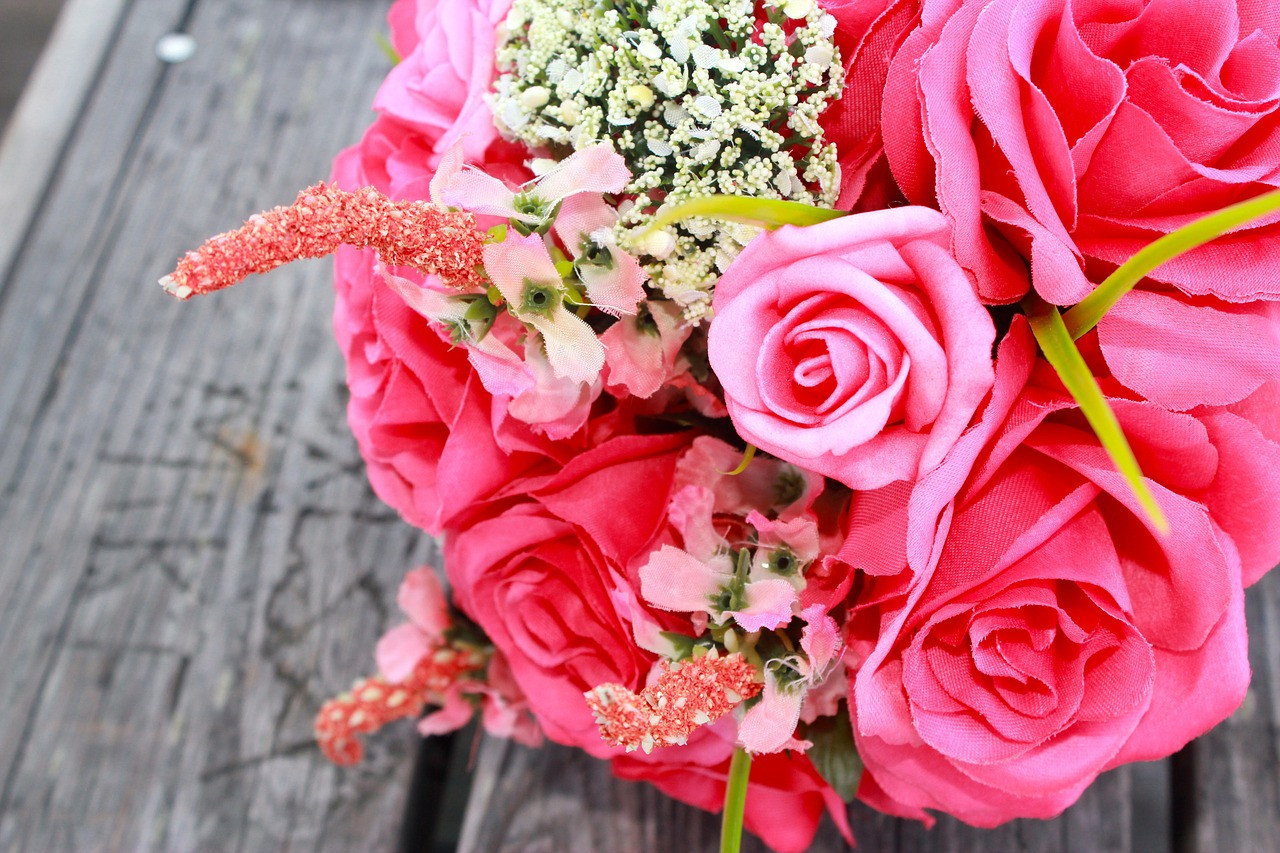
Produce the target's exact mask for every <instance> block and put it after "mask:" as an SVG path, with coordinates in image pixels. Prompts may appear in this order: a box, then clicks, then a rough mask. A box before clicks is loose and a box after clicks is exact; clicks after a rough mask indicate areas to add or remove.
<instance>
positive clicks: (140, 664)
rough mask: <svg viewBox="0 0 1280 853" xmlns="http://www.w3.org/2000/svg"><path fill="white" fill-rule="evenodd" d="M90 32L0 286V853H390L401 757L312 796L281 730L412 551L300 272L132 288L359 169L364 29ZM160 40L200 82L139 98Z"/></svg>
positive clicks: (167, 15) (311, 26)
mask: <svg viewBox="0 0 1280 853" xmlns="http://www.w3.org/2000/svg"><path fill="white" fill-rule="evenodd" d="M100 5H101V6H103V7H107V6H111V5H114V8H115V9H116V15H115V17H114V19H112V20H111V21H107V22H105V26H106V27H107V30H106V34H107V35H108V36H110V39H109V43H108V44H107V48H106V51H105V53H104V55H103V58H102V61H101V63H100V65H95V66H94V67H91V68H89V71H90V74H89V77H88V79H89V81H90V83H91V85H90V86H89V88H88V89H87V90H86V91H85V98H84V100H83V106H82V108H80V109H78V110H77V111H76V119H75V121H74V123H72V124H70V125H69V126H68V130H69V132H70V135H69V137H67V139H66V140H65V141H66V145H65V150H64V151H63V153H62V155H61V156H60V157H58V158H55V162H56V169H55V170H54V171H53V172H52V174H51V175H46V176H45V178H44V179H43V181H42V184H41V186H40V187H39V192H38V193H37V194H36V195H35V197H33V198H31V199H28V200H27V203H29V204H30V205H33V207H31V208H28V209H27V210H25V211H18V213H24V214H26V215H27V218H28V219H30V220H31V225H30V228H29V229H26V230H24V233H21V234H18V235H16V236H17V238H18V240H17V243H18V251H17V252H16V254H15V255H14V257H13V259H12V263H11V264H8V265H6V267H5V268H3V269H0V276H2V277H3V278H2V286H0V353H2V354H3V368H2V369H0V435H3V441H2V442H0V543H3V544H2V545H0V590H3V594H2V595H0V662H2V665H3V669H4V688H3V691H2V695H3V702H0V850H5V851H19V850H22V851H62V850H89V851H91V850H175V851H198V850H217V851H225V850H247V851H262V850H277V849H286V848H289V849H295V850H319V849H333V850H340V851H352V850H362V851H363V850H379V849H384V850H385V849H391V848H393V847H394V844H395V839H396V838H397V837H398V834H399V828H400V821H401V816H402V813H403V807H404V802H403V798H404V796H405V788H406V784H407V779H408V776H409V773H410V769H411V765H412V760H411V759H412V755H413V751H414V749H415V747H416V736H415V735H414V734H413V732H412V729H411V727H408V726H405V727H400V728H398V729H396V730H395V731H393V732H388V733H387V734H386V735H385V736H383V737H381V738H379V739H378V740H377V742H376V743H375V744H374V745H373V747H372V751H371V752H372V754H371V758H370V760H368V761H367V762H366V764H365V765H364V766H363V767H361V768H360V769H359V770H357V771H353V772H343V771H339V770H337V769H335V768H333V767H331V766H329V765H328V764H327V762H325V761H324V760H323V758H321V756H320V755H319V753H318V752H317V750H316V749H315V748H314V746H313V743H312V740H311V736H310V729H311V720H312V717H313V715H314V714H315V711H316V710H317V708H318V707H319V704H320V703H321V702H322V701H323V700H324V699H325V698H326V697H327V696H328V695H330V694H332V693H335V692H337V691H339V690H341V689H342V688H343V687H345V686H346V685H347V684H348V683H349V682H350V680H351V679H352V678H353V677H355V676H356V675H359V674H363V673H365V672H367V671H369V670H370V669H371V667H372V661H371V654H370V650H371V648H372V644H373V642H374V640H375V639H376V637H377V636H378V634H379V633H380V631H381V630H383V629H384V628H385V627H386V626H387V625H389V624H390V621H391V620H394V619H395V618H396V616H395V612H394V611H395V605H394V591H395V585H396V584H397V583H398V580H399V578H400V577H401V576H402V574H403V572H404V570H405V569H407V568H409V567H412V566H413V565H414V564H416V563H419V562H421V561H425V560H429V559H432V558H433V555H434V548H433V545H432V543H431V542H430V541H429V540H428V539H427V538H426V537H425V536H422V535H420V534H417V533H415V532H414V531H413V530H411V529H409V528H408V527H407V526H405V525H404V524H403V523H402V522H400V521H399V519H398V518H397V517H396V515H395V514H394V513H392V512H390V511H389V510H387V509H386V508H385V507H384V506H382V505H381V504H380V503H379V502H378V501H377V500H376V499H375V498H374V497H373V496H372V495H371V493H370V492H369V490H368V487H367V486H366V484H365V480H364V476H363V472H362V470H361V466H360V463H359V459H358V456H357V454H356V451H355V447H354V442H353V440H352V439H351V437H350V434H349V433H348V431H347V429H346V425H345V417H344V395H345V388H344V387H343V380H342V363H341V358H340V356H339V354H338V352H337V349H336V347H335V345H334V344H333V341H332V334H331V331H330V315H331V311H332V304H333V298H332V288H331V285H330V271H329V267H328V266H327V265H326V264H324V263H312V264H307V265H300V266H297V267H293V268H289V269H286V270H282V271H281V272H280V273H279V274H277V275H275V276H273V277H272V278H271V279H270V280H263V281H257V282H254V283H253V284H252V285H247V286H245V287H243V288H241V289H239V290H238V291H237V292H234V293H231V294H225V295H223V296H222V297H219V298H210V299H206V300H201V301H199V302H196V303H193V304H187V305H182V304H179V303H177V302H175V301H173V300H172V299H169V298H168V297H165V296H164V295H163V294H162V293H161V291H160V289H159V287H157V286H156V284H155V280H156V278H157V277H158V276H159V275H161V274H163V273H164V272H165V271H166V270H167V269H168V268H169V267H170V265H171V264H172V262H173V261H174V260H175V258H176V257H177V255H178V253H179V252H180V251H182V250H184V249H186V248H189V247H192V246H195V245H197V244H198V243H199V242H200V241H201V240H202V239H203V238H204V237H206V236H208V235H210V234H212V233H215V232H217V231H220V230H223V229H225V228H228V227H234V226H235V225H238V224H239V222H240V221H241V220H242V218H243V217H244V216H245V215H246V214H248V213H252V212H253V211H256V210H259V209H262V208H265V207H269V206H271V205H273V204H279V203H283V202H288V201H291V200H292V199H293V197H294V195H295V194H296V192H297V190H298V189H299V188H300V187H303V186H306V185H307V184H309V183H310V182H312V181H314V180H315V179H317V178H320V177H324V176H326V175H327V174H328V168H329V161H330V159H331V157H332V156H333V154H334V153H335V152H336V151H337V150H338V149H339V148H341V147H342V146H344V145H347V144H350V143H352V142H354V141H355V140H357V139H358V138H359V135H360V132H361V130H362V128H363V126H364V125H365V124H366V123H367V122H368V120H369V118H370V117H371V114H370V112H369V104H370V102H371V99H372V97H373V94H374V92H375V91H376V88H377V85H378V82H379V80H380V79H381V77H382V76H383V75H384V74H385V73H386V71H387V67H388V66H387V62H386V60H385V59H384V58H383V56H382V54H381V52H380V50H379V48H378V47H377V44H376V42H375V40H374V35H375V34H376V33H379V32H382V31H384V30H385V24H384V16H385V11H386V5H387V3H386V0H341V2H315V0H272V2H249V1H248V0H132V2H118V3H114V4H111V3H102V4H100ZM174 30H185V31H188V32H190V33H191V34H192V35H194V36H195V37H196V39H197V40H198V42H199V51H198V53H197V54H196V57H195V58H194V59H193V60H192V61H191V62H189V63H187V64H184V65H181V66H173V67H167V66H164V65H162V64H161V63H160V62H159V61H157V60H156V58H155V55H154V44H155V42H156V39H157V38H158V37H160V36H161V35H163V34H165V33H167V32H171V31H174ZM64 59H65V57H64ZM85 61H86V62H88V63H94V62H95V58H94V57H93V56H89V57H86V58H85ZM73 76H74V75H73ZM62 143H63V140H60V139H57V138H50V139H47V140H46V141H45V143H44V144H45V145H47V146H51V147H52V149H53V150H55V151H56V150H58V149H60V148H62ZM16 203H17V199H14V198H12V197H9V196H6V197H4V198H0V209H4V208H9V207H10V206H11V205H13V204H16ZM31 214H34V218H32V217H31ZM5 221H6V222H9V221H10V220H9V219H6V220H5ZM14 221H17V220H16V219H15V220H14ZM6 236H9V235H6Z"/></svg>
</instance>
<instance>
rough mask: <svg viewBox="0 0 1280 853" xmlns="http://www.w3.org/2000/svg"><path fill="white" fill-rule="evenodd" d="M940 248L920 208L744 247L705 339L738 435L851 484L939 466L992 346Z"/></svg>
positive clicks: (942, 230)
mask: <svg viewBox="0 0 1280 853" xmlns="http://www.w3.org/2000/svg"><path fill="white" fill-rule="evenodd" d="M948 246H949V232H948V229H947V225H946V221H945V219H943V217H942V216H941V215H940V214H939V213H937V212H936V211H932V210H928V209H925V208H920V207H903V208H895V209H892V210H883V211H876V212H872V213H861V214H856V215H853V216H847V217H843V218H841V219H836V220H832V221H830V222H825V223H823V224H821V225H814V226H810V227H807V228H793V227H784V228H780V229H778V230H777V231H774V232H770V233H765V234H762V235H760V236H759V237H757V238H756V239H755V240H753V241H752V242H751V243H750V244H749V245H748V246H747V248H746V249H745V250H744V251H743V252H742V254H741V255H739V256H738V258H737V259H736V260H735V261H734V262H733V264H732V265H731V266H730V267H729V269H728V270H727V271H726V272H725V274H724V276H723V277H722V278H721V279H720V281H719V282H718V283H717V284H716V293H715V302H714V307H715V318H714V319H713V320H712V322H711V331H710V334H709V341H708V351H709V355H710V360H711V367H712V369H713V370H714V371H715V374H716V376H717V377H718V378H719V379H720V382H721V384H722V385H723V387H724V394H725V402H726V403H727V405H728V408H729V415H730V417H731V418H732V419H733V423H734V426H735V427H736V428H737V430H738V433H739V435H741V436H742V437H743V438H744V439H745V440H747V441H749V442H751V443H752V444H754V445H756V446H758V447H760V448H761V449H763V450H766V451H768V452H769V453H772V454H774V455H775V456H778V457H779V458H781V459H785V460H787V461H789V462H793V463H795V464H797V465H800V466H801V467H804V468H808V469H810V470H813V471H816V472H818V473H821V474H824V475H826V476H829V477H833V478H835V479H836V480H839V481H840V482H842V483H845V484H846V485H848V486H851V487H853V488H855V489H869V488H876V487H879V486H883V485H885V484H886V483H889V482H892V481H894V480H900V479H914V478H915V477H917V476H919V475H920V474H922V473H924V472H925V471H927V470H929V469H930V468H932V467H933V466H935V465H937V464H938V462H940V461H941V460H942V458H943V456H945V455H946V453H947V451H948V450H949V449H950V448H951V445H952V444H953V443H954V442H955V440H956V439H957V438H958V437H959V436H960V433H961V432H963V431H964V429H965V427H966V426H968V424H969V419H970V417H971V416H972V415H973V412H974V410H975V409H976V408H977V407H978V404H979V403H980V402H981V401H982V399H983V397H984V396H985V395H986V393H987V391H988V390H989V389H990V387H991V381H992V367H991V344H992V341H993V340H994V338H995V329H994V327H993V325H992V323H991V318H990V316H989V315H988V314H987V311H986V310H985V309H984V308H983V307H982V305H981V304H980V303H979V302H978V299H977V296H976V295H975V294H974V292H973V287H972V285H971V284H970V282H969V279H968V277H967V276H966V275H965V273H964V271H963V270H962V269H960V267H959V265H957V264H956V262H955V261H954V260H953V259H952V257H951V256H950V254H949V250H948Z"/></svg>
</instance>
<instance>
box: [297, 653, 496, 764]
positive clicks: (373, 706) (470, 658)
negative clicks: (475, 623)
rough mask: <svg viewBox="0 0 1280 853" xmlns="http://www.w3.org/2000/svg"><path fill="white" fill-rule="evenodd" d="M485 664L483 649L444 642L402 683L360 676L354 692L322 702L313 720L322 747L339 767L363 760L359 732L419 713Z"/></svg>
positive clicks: (378, 727)
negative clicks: (442, 645)
mask: <svg viewBox="0 0 1280 853" xmlns="http://www.w3.org/2000/svg"><path fill="white" fill-rule="evenodd" d="M446 651H447V652H448V653H447V654H445V652H446ZM487 663H488V656H487V655H486V654H485V653H484V652H483V651H480V650H477V649H473V648H470V647H467V646H445V647H441V649H439V650H438V651H437V652H436V653H435V654H428V655H426V656H425V657H423V659H422V660H420V661H419V662H418V665H417V666H416V667H414V670H413V672H412V673H411V674H410V675H409V677H408V678H406V679H405V680H404V681H402V682H400V683H398V684H393V683H390V682H388V681H387V680H386V679H385V678H383V677H382V676H380V675H375V676H372V677H370V678H362V679H360V680H359V681H357V682H356V683H355V684H353V685H352V686H351V690H350V691H348V692H347V693H343V694H342V695H341V696H338V697H337V698H334V699H330V700H329V701H328V702H325V703H324V705H323V706H321V708H320V713H319V714H317V715H316V722H315V732H316V741H317V742H318V743H319V744H320V750H321V751H322V752H323V753H324V754H325V757H326V758H328V759H329V760H330V761H332V762H333V763H334V764H337V765H339V766H342V767H349V766H351V765H353V764H359V763H360V759H361V758H363V757H364V747H363V746H362V745H361V743H360V740H359V739H358V738H357V737H356V735H358V734H361V733H366V734H367V733H369V732H374V731H377V730H378V729H380V728H382V727H383V726H385V725H386V724H387V723H390V722H392V721H394V720H399V719H403V718H404V717H416V716H418V715H419V714H420V713H422V708H423V706H424V705H426V704H427V703H428V702H439V701H442V700H443V694H444V693H445V691H446V690H448V689H449V687H450V686H451V685H453V684H455V683H456V682H457V681H458V680H459V679H460V678H461V677H462V676H464V675H466V674H468V673H471V672H474V671H476V670H479V669H483V668H484V666H485V665H486V664H487Z"/></svg>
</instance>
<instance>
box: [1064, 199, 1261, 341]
mask: <svg viewBox="0 0 1280 853" xmlns="http://www.w3.org/2000/svg"><path fill="white" fill-rule="evenodd" d="M1277 210H1280V190H1275V191H1273V192H1269V193H1265V194H1263V195H1260V196H1257V197H1255V198H1251V199H1249V200H1247V201H1242V202H1240V203H1239V204H1233V205H1231V206H1230V207H1224V208H1222V210H1219V211H1217V212H1215V213H1211V214H1209V215H1208V216H1204V217H1201V218H1200V219H1197V220H1195V221H1194V222H1191V223H1189V224H1187V225H1184V226H1182V227H1181V228H1179V229H1178V230H1176V231H1172V232H1170V233H1168V234H1166V235H1164V236H1163V237H1161V238H1160V239H1158V240H1156V241H1155V242H1153V243H1150V244H1148V245H1146V246H1144V247H1143V248H1142V249H1140V250H1139V251H1138V253H1137V254H1135V255H1134V256H1133V257H1132V258H1130V259H1129V260H1127V261H1125V262H1124V263H1123V264H1121V265H1120V266H1119V267H1118V268H1117V269H1116V271H1115V272H1113V273H1112V274H1111V275H1109V276H1107V277H1106V279H1104V280H1103V282H1102V284H1100V285H1098V287H1097V289H1096V290H1094V291H1093V293H1090V294H1089V295H1088V296H1086V297H1085V298H1084V299H1083V300H1081V302H1080V303H1079V304H1078V305H1076V306H1075V307H1074V308H1072V309H1071V310H1070V311H1068V312H1067V313H1066V314H1064V315H1063V317H1062V319H1063V322H1064V323H1065V324H1066V327H1067V331H1068V332H1070V334H1071V338H1072V340H1078V339H1079V338H1080V336H1081V335H1084V334H1085V333H1087V332H1088V331H1089V330H1090V329H1092V328H1093V327H1094V326H1096V325H1098V321H1099V320H1101V319H1102V317H1103V315H1105V314H1106V313H1107V311H1109V310H1110V309H1111V306H1112V305H1115V304H1116V302H1118V301H1119V299H1120V297H1121V296H1124V295H1125V294H1126V293H1128V292H1129V291H1130V290H1133V286H1134V285H1136V284H1137V283H1138V282H1139V281H1141V280H1142V278H1143V276H1145V275H1147V274H1148V273H1150V272H1151V271H1152V270H1154V269H1155V268H1156V267H1158V266H1160V265H1161V264H1163V263H1165V262H1166V261H1170V260H1173V259H1174V258H1176V257H1177V256H1178V255H1181V254H1183V253H1184V252H1189V251H1191V250H1192V249H1194V248H1197V247H1198V246H1203V245H1204V244H1205V243H1208V242H1209V241H1210V240H1213V239H1215V238H1217V237H1221V236H1222V235H1223V234H1225V233H1226V232H1228V231H1230V230H1231V229H1232V228H1236V227H1238V226H1240V225H1244V224H1245V223H1247V222H1250V221H1252V220H1254V219H1258V218H1260V217H1263V216H1266V215H1267V214H1268V213H1274V212H1275V211H1277Z"/></svg>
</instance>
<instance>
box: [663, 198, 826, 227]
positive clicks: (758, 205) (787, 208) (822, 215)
mask: <svg viewBox="0 0 1280 853" xmlns="http://www.w3.org/2000/svg"><path fill="white" fill-rule="evenodd" d="M845 215H846V214H845V212H844V211H843V210H830V209H828V208H825V207H814V206H813V205H811V204H805V203H803V202H799V201H782V200H780V199H774V198H751V197H750V196H739V195H708V196H702V197H700V198H691V199H689V200H688V201H682V202H677V203H676V204H670V205H663V206H662V207H661V208H659V209H658V215H657V216H655V217H654V220H653V222H651V223H650V224H649V227H648V228H646V229H645V233H651V232H653V231H656V230H658V229H659V228H665V227H666V226H668V225H671V224H672V223H674V222H679V221H680V220H682V219H689V218H691V217H694V216H702V217H705V218H707V219H725V220H728V221H729V222H742V223H744V224H746V225H759V226H761V227H763V228H777V227H779V226H782V225H817V224H818V223H819V222H827V221H829V220H832V219H839V218H840V217H841V216H845Z"/></svg>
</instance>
